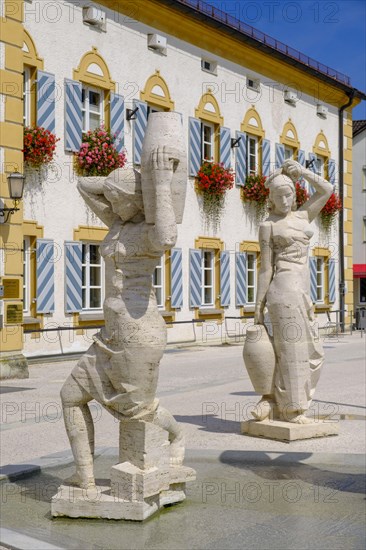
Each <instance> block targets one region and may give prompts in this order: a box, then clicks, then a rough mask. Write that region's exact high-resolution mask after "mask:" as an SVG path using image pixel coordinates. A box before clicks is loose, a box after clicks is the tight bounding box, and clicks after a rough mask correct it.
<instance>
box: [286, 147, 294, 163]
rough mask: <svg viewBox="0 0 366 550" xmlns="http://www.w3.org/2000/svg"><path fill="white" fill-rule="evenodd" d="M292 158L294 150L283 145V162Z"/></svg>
mask: <svg viewBox="0 0 366 550" xmlns="http://www.w3.org/2000/svg"><path fill="white" fill-rule="evenodd" d="M293 158H294V150H293V148H292V147H288V146H287V145H285V160H290V159H293Z"/></svg>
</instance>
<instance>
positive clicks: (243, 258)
mask: <svg viewBox="0 0 366 550" xmlns="http://www.w3.org/2000/svg"><path fill="white" fill-rule="evenodd" d="M235 263H236V266H235V267H236V305H237V306H244V305H245V304H246V303H247V255H246V253H245V252H236V254H235Z"/></svg>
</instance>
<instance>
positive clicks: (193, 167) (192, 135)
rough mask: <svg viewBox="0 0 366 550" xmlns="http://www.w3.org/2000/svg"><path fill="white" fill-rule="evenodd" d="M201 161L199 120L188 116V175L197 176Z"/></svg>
mask: <svg viewBox="0 0 366 550" xmlns="http://www.w3.org/2000/svg"><path fill="white" fill-rule="evenodd" d="M201 162H202V135H201V121H200V120H199V119H198V118H193V117H189V175H190V176H197V172H198V171H199V169H200V166H201Z"/></svg>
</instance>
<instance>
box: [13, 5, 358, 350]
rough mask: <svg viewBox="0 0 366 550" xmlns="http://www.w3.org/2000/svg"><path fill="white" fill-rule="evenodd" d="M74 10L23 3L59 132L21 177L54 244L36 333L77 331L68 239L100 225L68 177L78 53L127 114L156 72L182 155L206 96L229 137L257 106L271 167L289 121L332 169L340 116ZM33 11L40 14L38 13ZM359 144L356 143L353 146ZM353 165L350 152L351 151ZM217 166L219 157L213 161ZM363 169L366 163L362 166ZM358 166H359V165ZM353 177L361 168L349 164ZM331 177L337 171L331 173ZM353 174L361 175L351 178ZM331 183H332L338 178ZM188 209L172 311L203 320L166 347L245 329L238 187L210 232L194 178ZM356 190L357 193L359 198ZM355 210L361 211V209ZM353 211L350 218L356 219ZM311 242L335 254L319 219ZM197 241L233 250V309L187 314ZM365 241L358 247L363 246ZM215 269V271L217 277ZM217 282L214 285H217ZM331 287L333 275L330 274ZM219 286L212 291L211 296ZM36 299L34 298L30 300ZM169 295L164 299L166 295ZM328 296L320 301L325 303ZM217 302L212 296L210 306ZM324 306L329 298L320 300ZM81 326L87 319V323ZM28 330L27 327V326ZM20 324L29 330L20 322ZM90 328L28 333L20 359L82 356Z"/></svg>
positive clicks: (187, 48) (243, 221) (246, 220)
mask: <svg viewBox="0 0 366 550" xmlns="http://www.w3.org/2000/svg"><path fill="white" fill-rule="evenodd" d="M79 4H80V5H78V6H74V5H72V4H70V3H69V2H66V1H65V2H62V3H59V9H57V8H56V7H55V8H54V10H53V11H52V10H51V7H50V8H49V11H48V12H44V11H42V3H40V2H36V3H33V4H31V3H30V4H28V3H25V8H24V9H25V14H24V27H25V29H26V31H27V32H28V33H29V35H30V36H31V37H32V39H33V41H34V44H35V46H36V49H37V53H38V56H39V57H40V58H41V59H43V70H44V71H46V72H49V73H52V74H54V75H55V80H56V97H57V99H56V104H55V109H56V117H55V118H56V130H55V133H56V135H57V137H58V138H60V141H59V142H58V144H57V154H56V159H55V163H54V166H53V167H52V166H51V167H50V168H49V169H48V170H47V171H46V172H44V173H41V175H37V174H35V173H32V172H31V171H28V173H27V183H26V188H25V194H24V219H25V220H28V221H33V222H36V224H37V226H41V227H42V228H43V238H45V239H51V240H53V241H54V244H55V251H56V261H55V264H54V267H55V276H54V278H55V285H54V289H55V290H54V293H55V295H54V298H55V308H54V312H53V313H50V314H44V315H43V316H40V318H41V319H43V320H42V323H43V324H42V326H43V328H57V327H75V326H78V327H79V328H80V327H81V328H82V325H78V319H77V316H75V315H74V314H67V313H65V267H64V266H65V258H64V243H65V241H74V240H75V231H77V230H78V228H79V227H84V226H92V227H94V228H98V227H103V225H102V223H101V222H99V221H98V220H97V219H96V217H95V216H94V215H93V214H92V213H91V212H90V210H88V208H87V207H86V205H85V204H84V201H83V199H82V198H81V197H80V196H79V194H78V192H77V189H76V176H75V174H74V172H73V167H72V166H73V155H72V153H67V152H65V149H64V140H65V137H64V127H65V97H64V79H73V71H75V70H76V69H78V67H79V65H80V61H81V59H82V57H83V56H84V55H85V54H86V53H87V52H91V51H92V49H93V48H96V50H97V52H98V54H99V55H100V56H101V57H102V58H103V59H104V61H105V63H106V65H107V67H108V69H109V72H110V78H111V80H112V81H114V82H115V91H116V92H117V93H118V94H120V95H123V96H124V98H125V109H129V108H133V100H136V99H140V93H141V91H143V90H144V89H145V85H146V82H147V81H148V79H149V78H150V77H151V76H152V75H154V74H155V73H156V71H159V73H160V75H161V77H162V78H163V79H164V81H165V82H166V84H167V86H168V89H169V93H170V97H171V100H172V101H173V102H174V110H175V111H178V112H179V113H181V114H182V120H183V127H184V133H185V136H186V139H187V151H188V150H189V147H190V145H189V117H195V116H196V115H195V110H196V109H197V108H198V107H199V104H200V100H201V98H202V95H203V94H204V93H205V92H207V91H208V90H209V89H210V90H211V93H212V95H213V96H214V97H215V99H216V100H217V103H218V105H219V109H220V115H221V117H223V124H222V125H223V126H224V127H226V128H230V130H231V136H232V137H235V133H236V131H240V129H241V125H242V123H243V121H244V119H245V115H246V113H247V112H248V110H249V109H255V111H256V112H257V114H258V115H259V117H260V120H261V122H262V128H263V130H264V137H265V139H266V140H269V141H270V145H271V147H270V155H271V165H272V167H274V166H275V145H276V143H280V138H281V135H282V134H283V131H284V127H285V125H286V123H289V122H291V123H292V125H293V126H294V127H295V129H296V132H297V137H298V142H299V149H301V150H302V151H304V152H305V155H306V159H308V155H309V153H311V152H313V149H314V147H315V145H316V140H317V138H318V136H319V134H323V135H324V136H325V137H326V140H327V144H326V145H327V147H326V149H327V151H328V152H329V158H331V159H333V160H334V161H335V166H336V167H337V166H338V110H337V108H336V107H335V106H333V105H331V104H330V103H329V104H326V106H327V108H328V114H327V117H326V118H321V117H319V116H318V115H317V103H318V100H317V98H316V97H311V96H310V95H306V94H303V93H301V90H298V97H299V99H298V101H297V102H296V104H295V105H289V104H287V103H286V102H285V101H284V94H283V90H284V86H283V84H281V85H280V84H278V83H276V82H273V81H270V80H269V79H268V78H267V77H266V76H264V75H262V74H259V73H256V72H252V71H250V70H249V69H247V68H246V67H245V66H241V65H237V64H235V63H233V62H231V61H229V60H226V59H224V58H221V57H217V56H216V55H214V53H213V52H210V51H205V50H201V49H199V48H197V47H196V46H193V45H191V44H189V43H188V42H184V41H183V40H178V39H177V38H175V37H174V36H169V35H167V34H166V33H164V35H165V36H166V38H167V43H168V46H167V52H166V55H162V54H160V53H158V52H156V51H153V50H151V49H148V47H147V34H149V33H154V32H157V33H158V34H162V33H161V31H159V30H156V29H155V28H154V27H149V26H147V25H145V24H143V23H140V22H138V21H136V20H130V19H129V18H128V17H122V16H121V14H117V13H115V12H112V11H110V10H108V9H106V8H102V9H103V10H104V11H105V12H106V15H107V24H106V32H104V31H101V30H99V29H97V28H94V27H92V26H90V25H86V24H84V23H83V21H82V5H83V4H85V3H84V2H80V3H79ZM37 10H38V11H37ZM202 58H208V59H215V62H217V75H214V74H210V73H208V72H205V71H203V70H202V69H201V59H202ZM247 76H250V77H251V78H255V79H259V80H260V93H259V94H258V93H256V92H254V91H253V90H250V89H248V87H247ZM132 125H133V122H132V121H127V120H125V148H126V153H127V159H128V162H132V158H133V157H132V155H133V132H132ZM356 146H358V145H357V144H356ZM231 155H232V156H231V165H232V167H233V168H234V169H235V149H232V150H231ZM355 159H356V155H355ZM217 160H219V159H217ZM362 162H363V164H366V161H365V159H364V160H363V161H362ZM362 162H361V164H362ZM357 170H358V171H359V172H360V171H361V168H360V167H358V168H356V172H357ZM336 173H337V170H336ZM357 173H358V172H357ZM335 183H336V184H337V181H336V182H335ZM187 185H188V189H187V198H186V207H185V213H184V219H183V223H182V225H180V226H179V229H178V241H177V244H176V248H180V249H181V250H182V269H183V305H182V307H181V308H180V309H176V310H175V311H173V312H172V314H173V317H172V319H173V318H174V321H191V320H192V319H196V320H197V319H201V320H202V321H205V322H203V323H202V324H200V323H196V324H193V323H186V324H175V325H174V324H173V325H169V330H168V342H174V343H178V342H182V343H183V342H189V341H192V342H193V341H195V342H196V343H201V342H205V341H207V340H217V339H219V340H222V341H225V340H229V341H230V339H233V338H234V337H235V335H240V334H242V333H243V330H245V325H246V323H247V322H251V321H250V319H249V316H250V314H251V311H252V309H251V308H250V307H248V308H245V307H238V306H236V299H235V293H236V292H235V290H236V289H235V285H236V278H235V253H236V252H238V251H239V250H240V246H241V244H242V243H243V242H244V241H253V242H256V241H257V240H258V237H257V231H258V226H257V225H256V224H255V223H253V221H252V220H251V218H250V216H249V215H248V211H249V210H248V207H247V206H244V205H243V203H242V201H241V199H240V190H241V188H240V186H237V185H236V186H235V187H234V188H233V189H232V190H231V191H229V192H228V193H227V199H226V205H225V211H224V213H223V216H222V219H221V224H220V228H219V230H218V231H217V232H216V233H214V232H213V229H212V227H211V228H207V227H206V225H205V222H204V219H203V217H202V213H201V210H200V201H201V199H200V197H198V196H197V193H196V191H195V188H194V178H192V177H190V178H189V180H188V184H187ZM365 196H366V195H365V193H363V197H365ZM358 208H361V206H360V205H359V206H358ZM356 216H357V215H356V214H355V218H356ZM313 227H314V236H313V238H312V243H311V244H312V248H315V247H321V248H322V249H329V250H330V252H331V253H333V251H334V250H336V249H337V246H338V245H337V242H338V239H337V228H336V227H335V228H334V229H333V232H332V233H331V235H330V236H326V235H324V233H322V232H321V231H319V226H318V223H317V222H314V223H313ZM200 237H205V238H207V239H208V240H209V239H211V238H216V239H220V240H221V241H222V243H223V250H226V251H229V252H230V295H231V300H230V305H229V306H227V307H223V308H220V309H222V311H221V312H220V313H218V314H217V315H216V316H210V315H209V314H208V315H206V317H205V315H204V314H202V315H201V316H198V314H197V308H190V306H189V303H190V298H189V291H190V289H189V278H190V272H189V270H190V264H189V250H190V249H193V248H195V246H196V245H195V241H196V239H198V238H200ZM364 247H365V245H364V244H363V250H364ZM357 254H362V251H361V248H360V250H358V252H357ZM218 272H219V270H217V271H216V274H217V273H218ZM216 283H218V281H217V282H216ZM335 285H336V288H338V273H337V270H336V281H335ZM217 288H219V286H216V290H217ZM31 298H33V299H34V296H33V297H31ZM166 298H168V297H166ZM325 298H326V297H325ZM216 299H217V296H215V300H216ZM325 302H326V299H325ZM331 309H338V296H337V297H336V300H335V302H334V303H332V304H329V303H328V305H327V307H324V308H320V309H319V312H320V311H322V312H324V311H325V310H327V311H329V310H331ZM245 314H247V315H248V318H247V319H226V320H225V318H226V317H243V316H244V315H245ZM100 317H101V314H99V315H98V314H97V313H95V314H93V313H90V315H89V318H88V323H87V324H89V325H93V324H95V323H99V322H100ZM318 319H319V324H320V325H324V324H325V323H326V321H327V319H326V317H325V315H323V314H319V317H318ZM84 325H85V323H84ZM31 326H32V327H33V328H34V325H31ZM25 328H26V326H25ZM93 332H95V330H93V329H92V330H89V331H88V330H85V331H84V333H83V334H80V330H79V331H76V330H71V331H59V332H58V331H53V332H48V333H47V332H43V333H41V335H39V334H38V335H37V333H32V334H31V333H29V334H26V335H25V341H24V354H25V355H26V356H32V355H42V354H52V353H61V352H62V353H68V352H73V351H81V350H83V349H85V348H86V347H87V346H88V344H89V343H90V341H91V340H90V336H91V334H93Z"/></svg>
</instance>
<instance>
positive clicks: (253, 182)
mask: <svg viewBox="0 0 366 550" xmlns="http://www.w3.org/2000/svg"><path fill="white" fill-rule="evenodd" d="M266 179H267V178H266V176H259V175H256V174H250V175H249V176H247V178H246V180H245V185H244V186H243V187H242V189H241V199H242V201H243V202H245V203H249V204H253V205H254V206H255V208H256V214H257V218H258V220H260V219H261V218H263V216H264V214H265V211H266V207H267V199H268V195H269V189H267V187H266V186H265V181H266Z"/></svg>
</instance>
